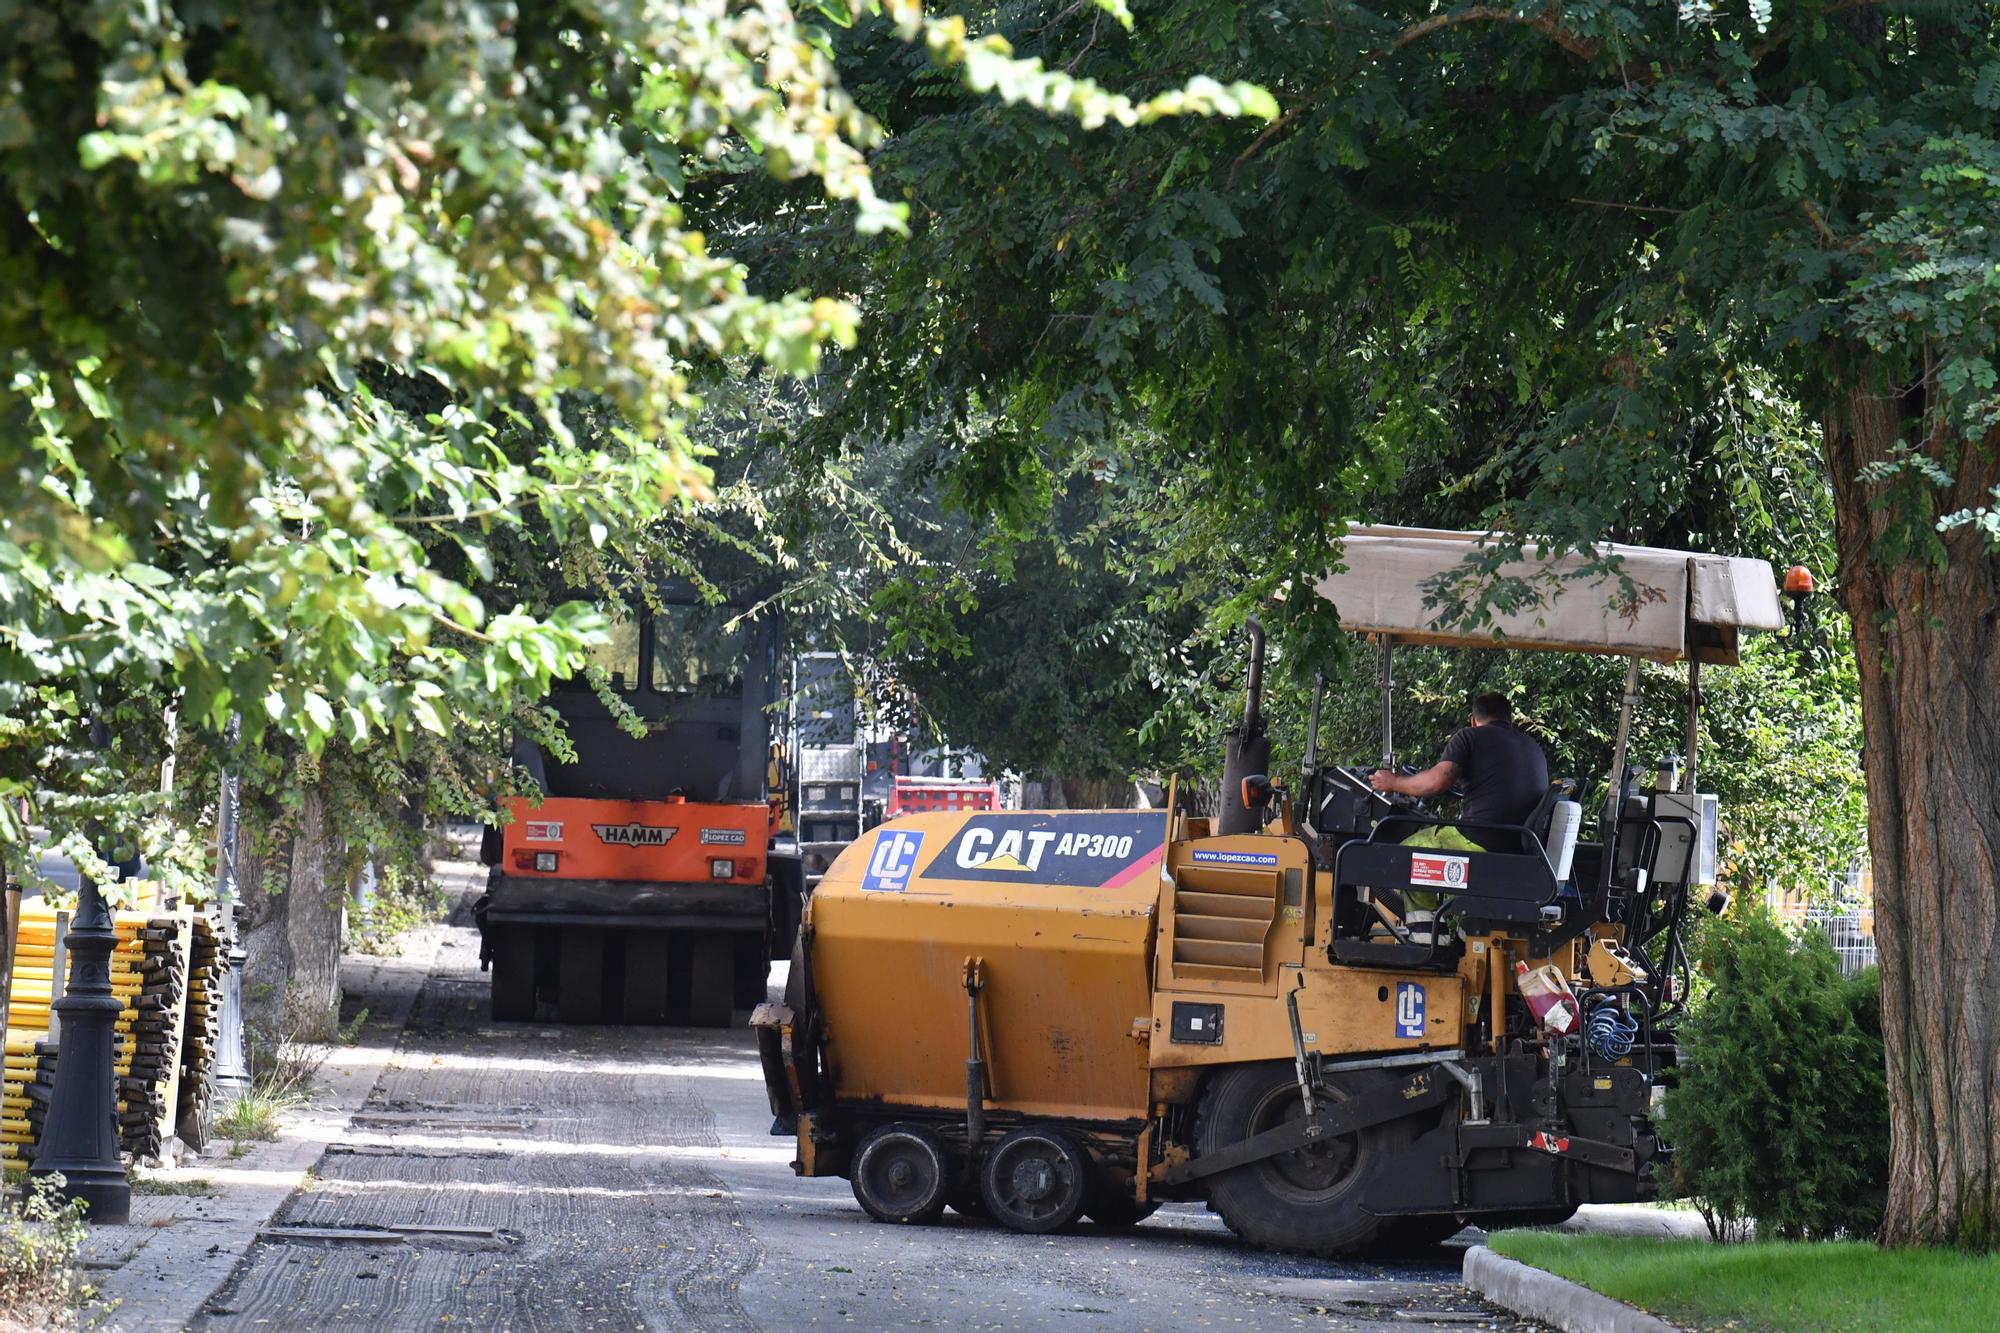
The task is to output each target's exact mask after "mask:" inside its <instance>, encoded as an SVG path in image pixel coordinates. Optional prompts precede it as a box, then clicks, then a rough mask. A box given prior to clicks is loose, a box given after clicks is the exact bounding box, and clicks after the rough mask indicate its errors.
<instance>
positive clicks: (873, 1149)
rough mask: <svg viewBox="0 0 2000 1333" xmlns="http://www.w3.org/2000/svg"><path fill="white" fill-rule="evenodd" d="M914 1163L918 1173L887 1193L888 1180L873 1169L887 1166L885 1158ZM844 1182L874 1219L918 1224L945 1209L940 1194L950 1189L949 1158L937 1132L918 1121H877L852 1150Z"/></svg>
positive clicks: (934, 1216)
mask: <svg viewBox="0 0 2000 1333" xmlns="http://www.w3.org/2000/svg"><path fill="white" fill-rule="evenodd" d="M890 1161H894V1162H895V1163H896V1164H900V1165H914V1166H915V1167H916V1169H917V1170H918V1171H919V1172H920V1173H923V1172H927V1173H928V1178H925V1176H924V1175H922V1174H920V1175H919V1176H918V1177H917V1179H916V1181H915V1182H914V1183H912V1184H909V1185H905V1186H901V1187H900V1189H899V1190H898V1192H896V1193H891V1192H889V1189H888V1188H887V1187H888V1186H889V1185H890V1183H891V1182H889V1181H885V1180H880V1179H877V1178H876V1176H875V1172H876V1171H877V1170H878V1169H879V1170H887V1169H889V1166H888V1165H887V1163H888V1162H890ZM851 1171H852V1174H851V1175H850V1177H849V1182H848V1183H849V1184H851V1185H853V1187H854V1197H855V1199H856V1200H858V1201H859V1202H860V1204H861V1206H862V1207H863V1208H865V1209H867V1210H868V1215H869V1216H870V1217H872V1218H874V1219H875V1220H876V1221H877V1222H891V1223H896V1224H899V1225H909V1224H911V1223H915V1224H917V1225H923V1224H925V1223H929V1222H935V1221H937V1218H938V1214H939V1213H942V1212H943V1211H944V1203H945V1195H946V1193H948V1192H949V1190H950V1188H951V1161H950V1159H949V1158H947V1157H946V1156H945V1155H944V1145H943V1144H941V1143H939V1142H938V1137H937V1135H935V1134H933V1133H931V1132H930V1131H929V1130H928V1129H925V1128H924V1127H923V1126H922V1125H909V1124H895V1125H881V1126H878V1127H877V1128H875V1129H873V1130H870V1131H869V1133H868V1136H867V1137H866V1138H864V1139H862V1140H861V1146H860V1147H858V1148H857V1149H855V1152H854V1164H853V1166H852V1168H851Z"/></svg>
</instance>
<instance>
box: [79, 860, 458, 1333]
mask: <svg viewBox="0 0 2000 1333" xmlns="http://www.w3.org/2000/svg"><path fill="white" fill-rule="evenodd" d="M485 874H486V872H485V868H484V867H482V866H480V865H477V864H475V863H472V862H464V861H447V862H440V863H439V865H438V869H437V878H438V881H439V883H440V884H441V885H443V887H444V889H445V892H446V894H447V895H448V896H449V898H450V900H451V902H452V904H453V909H454V911H455V912H458V911H463V910H464V907H465V904H467V903H469V902H470V900H471V897H472V896H474V895H476V894H477V893H478V892H479V891H480V889H481V888H482V887H483V886H484V884H485ZM447 929H448V928H447V927H446V926H444V925H442V924H440V925H436V926H427V927H424V928H422V929H420V930H414V931H411V932H409V933H408V934H407V935H405V936H403V937H402V938H401V939H400V940H399V941H398V947H397V950H396V952H395V953H393V954H388V955H381V956H376V955H369V954H349V955H346V956H344V957H343V958H342V959H341V984H342V987H343V989H344V991H345V993H346V996H347V998H348V1000H349V1001H350V1002H351V1003H353V1004H355V1005H359V1006H365V1007H366V1008H367V1010H368V1021H367V1022H366V1023H365V1024H363V1025H362V1028H361V1031H360V1033H359V1034H358V1035H357V1037H356V1040H355V1042H354V1044H353V1045H351V1046H336V1047H335V1048H334V1049H333V1051H332V1052H331V1054H329V1055H328V1057H327V1060H326V1063H325V1065H324V1066H323V1067H322V1068H321V1070H320V1078H319V1089H318V1092H317V1095H316V1096H315V1097H314V1099H313V1101H312V1102H311V1104H310V1105H308V1106H306V1107H304V1108H301V1109H300V1110H298V1111H295V1112H293V1113H292V1114H290V1115H288V1116H287V1117H286V1118H285V1124H284V1128H283V1129H282V1130H281V1131H280V1133H279V1136H278V1138H277V1139H276V1140H275V1141H274V1142H270V1143H259V1144H255V1145H252V1146H251V1147H250V1148H249V1150H248V1151H246V1152H245V1153H244V1154H243V1155H242V1156H240V1157H232V1156H230V1144H229V1143H228V1141H227V1140H220V1141H218V1142H216V1143H214V1144H212V1145H210V1148H209V1155H206V1156H203V1157H201V1158H199V1159H197V1160H193V1161H190V1162H189V1164H188V1165H186V1166H183V1167H180V1168H178V1169H172V1170H161V1171H148V1172H145V1173H144V1176H145V1178H146V1179H147V1180H150V1181H153V1182H157V1183H158V1184H159V1185H160V1186H163V1187H171V1186H173V1185H176V1184H188V1183H192V1182H206V1184H207V1186H208V1187H209V1188H210V1189H211V1190H212V1191H213V1192H212V1194H209V1195H207V1196H203V1195H184V1194H140V1193H136V1192H135V1194H134V1196H133V1199H132V1221H131V1223H130V1224H128V1225H125V1226H102V1227H93V1228H92V1229H91V1233H90V1238H89V1240H88V1241H87V1242H86V1244H85V1246H84V1254H83V1258H84V1264H85V1267H86V1269H88V1270H89V1280H90V1282H91V1283H92V1285H94V1286H95V1287H97V1289H98V1300H99V1304H98V1306H97V1309H98V1311H99V1312H100V1313H101V1315H102V1323H101V1325H100V1326H101V1327H103V1328H106V1329H110V1330H118V1331H119V1333H142V1330H143V1331H151V1330H160V1331H161V1333H166V1331H167V1330H179V1329H183V1328H186V1327H187V1326H188V1324H189V1323H191V1322H192V1321H193V1320H194V1318H195V1315H196V1314H197V1312H198V1311H199V1310H200V1309H201V1307H202V1305H203V1303H204V1302H206V1301H207V1300H208V1298H209V1297H210V1296H211V1295H212V1294H214V1292H215V1291H216V1290H217V1288H219V1287H221V1286H222V1284H223V1283H224V1282H226V1281H227V1280H228V1279H229V1275H230V1273H231V1272H232V1271H234V1269H235V1268H236V1265H237V1263H238V1261H239V1260H241V1259H242V1258H243V1255H244V1253H245V1252H246V1251H248V1250H249V1248H250V1246H251V1245H252V1244H253V1243H254V1242H255V1241H256V1239H257V1233H258V1232H259V1231H260V1230H261V1229H263V1228H264V1227H265V1226H266V1225H268V1224H269V1222H270V1220H271V1218H272V1217H273V1216H274V1215H275V1214H276V1213H277V1211H278V1209H279V1208H280V1207H281V1206H282V1205H283V1204H284V1202H285V1200H286V1199H287V1198H289V1197H291V1194H292V1192H293V1191H294V1190H296V1189H297V1188H298V1187H299V1185H300V1184H301V1183H302V1182H303V1181H304V1180H305V1178H306V1175H307V1173H308V1172H309V1171H310V1170H311V1169H312V1167H313V1165H314V1164H315V1163H316V1162H318V1161H319V1159H320V1156H321V1154H322V1153H324V1152H325V1150H326V1146H327V1144H329V1143H331V1142H332V1141H333V1140H334V1139H335V1138H337V1137H338V1136H339V1135H340V1134H341V1133H342V1132H343V1131H344V1130H345V1129H346V1127H347V1123H348V1120H349V1118H350V1117H351V1116H352V1115H353V1114H354V1112H356V1111H357V1110H359V1109H360V1108H361V1106H362V1104H363V1103H364V1102H366V1101H367V1099H368V1094H369V1092H370V1091H371V1090H372V1089H373V1088H374V1087H375V1083H376V1081H377V1079H379V1078H380V1077H381V1075H382V1072H383V1070H384V1069H385V1068H386V1067H387V1066H388V1064H389V1062H390V1060H391V1059H392V1058H393V1057H394V1056H395V1053H396V1049H397V1045H398V1043H399V1042H400V1041H401V1039H402V1035H403V1025H404V1023H405V1021H406V1020H407V1019H408V1018H409V1015H410V1009H411V1006H412V1005H413V1004H414V1003H415V1002H416V998H417V994H418V992H419V991H420V990H421V989H422V987H423V983H424V979H425V977H426V976H428V975H429V973H430V971H431V966H432V963H433V962H434V960H435V959H436V957H437V953H438V949H439V947H440V945H441V944H442V943H443V941H444V939H445V938H446V935H447Z"/></svg>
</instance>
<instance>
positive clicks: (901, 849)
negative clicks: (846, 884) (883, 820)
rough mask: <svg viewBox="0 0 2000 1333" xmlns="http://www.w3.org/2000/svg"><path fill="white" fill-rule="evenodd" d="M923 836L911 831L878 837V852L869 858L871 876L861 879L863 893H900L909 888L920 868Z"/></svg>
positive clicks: (879, 835)
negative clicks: (912, 878) (919, 861)
mask: <svg viewBox="0 0 2000 1333" xmlns="http://www.w3.org/2000/svg"><path fill="white" fill-rule="evenodd" d="M923 845H924V835H923V834H921V833H918V832H915V831H913V830H910V829H884V830H883V831H882V832H880V833H878V834H876V835H875V852H874V855H872V856H870V857H869V858H868V872H867V873H866V874H864V875H863V876H862V877H861V887H862V888H863V889H864V890H869V891H873V892H880V893H901V892H902V891H903V890H904V889H907V888H909V887H910V876H911V875H912V874H914V873H915V871H916V868H917V852H918V851H919V850H921V849H922V847H923Z"/></svg>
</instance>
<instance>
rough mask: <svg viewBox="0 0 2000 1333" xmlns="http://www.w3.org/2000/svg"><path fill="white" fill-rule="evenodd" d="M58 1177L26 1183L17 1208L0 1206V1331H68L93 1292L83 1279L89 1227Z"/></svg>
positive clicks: (78, 1201)
mask: <svg viewBox="0 0 2000 1333" xmlns="http://www.w3.org/2000/svg"><path fill="white" fill-rule="evenodd" d="M61 1180H62V1178H61V1177H60V1176H48V1177H44V1178H42V1179H39V1180H31V1181H29V1182H28V1185H27V1188H26V1193H25V1196H24V1197H23V1198H22V1200H21V1202H20V1204H19V1206H18V1207H16V1206H14V1205H11V1204H10V1205H4V1206H0V1329H17V1328H18V1329H28V1328H39V1329H72V1328H75V1327H76V1326H77V1324H78V1315H79V1312H80V1311H81V1310H82V1308H83V1305H84V1304H85V1302H87V1301H88V1300H89V1299H90V1298H91V1296H92V1295H93V1294H94V1293H93V1292H92V1291H91V1289H90V1288H89V1287H88V1286H87V1285H85V1283H84V1280H83V1267H82V1255H83V1242H84V1238H85V1237H86V1236H88V1235H89V1228H88V1227H87V1226H86V1225H85V1223H84V1220H83V1214H84V1205H83V1203H82V1201H81V1200H65V1199H64V1198H63V1197H62V1195H61V1194H59V1193H58V1192H57V1191H58V1190H59V1189H60V1188H61Z"/></svg>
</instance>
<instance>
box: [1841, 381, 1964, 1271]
mask: <svg viewBox="0 0 2000 1333" xmlns="http://www.w3.org/2000/svg"><path fill="white" fill-rule="evenodd" d="M1918 420H1921V415H1920V413H1919V414H1912V413H1910V412H1909V411H1908V405H1906V404H1905V403H1904V402H1902V401H1900V400H1898V399H1896V398H1891V397H1882V396H1875V395H1872V394H1869V393H1866V392H1860V391H1857V392H1854V393H1851V394H1850V395H1849V396H1848V398H1847V401H1846V402H1845V403H1844V404H1843V406H1842V409H1841V410H1839V411H1837V412H1835V413H1833V414H1831V416H1830V417H1829V419H1828V420H1827V422H1826V427H1825V432H1826V433H1825V439H1826V450H1827V459H1828V463H1829V465H1830V466H1831V469H1832V473H1833V482H1834V487H1835V496H1836V510H1837V517H1836V531H1837V535H1838V538H1839V544H1840V568H1839V575H1840V600H1841V602H1842V604H1843V605H1844V606H1845V608H1846V610H1847V613H1848V616H1849V617H1850V619H1851V620H1852V622H1853V630H1854V643H1855V650H1856V653H1855V655H1856V658H1857V659H1858V663H1859V668H1860V675H1861V700H1862V735H1863V758H1864V762H1865V765H1866V769H1867V775H1868V822H1869V832H1868V837H1869V854H1870V856H1871V858H1872V860H1873V865H1874V880H1875V932H1876V942H1877V944H1878V945H1879V947H1880V951H1881V959H1882V1026H1883V1038H1884V1044H1885V1046H1886V1047H1887V1056H1888V1078H1889V1117H1890V1155H1889V1198H1888V1211H1887V1216H1886V1218H1885V1220H1884V1225H1883V1231H1882V1240H1883V1242H1884V1243H1885V1244H1892V1245H1902V1244H1954V1245H1961V1246H1965V1247H1969V1248H1993V1247H1994V1246H1995V1245H1996V1244H2000V557H1996V556H1995V554H1994V553H1993V551H1992V550H1991V549H1990V547H1988V546H1987V544H1986V542H1985V540H1984V538H1983V536H1982V535H1980V534H1977V533H1972V532H1967V531H1964V530H1961V531H1959V532H1958V533H1956V534H1954V535H1953V536H1952V537H1951V538H1950V539H1949V540H1948V541H1947V543H1946V545H1947V548H1948V555H1949V559H1948V561H1947V562H1946V563H1945V564H1943V565H1942V566H1940V565H1938V564H1936V563H1934V562H1932V561H1931V560H1930V559H1929V558H1928V557H1927V556H1918V557H1914V558H1904V559H1899V560H1895V561H1893V562H1888V561H1885V560H1884V559H1883V558H1882V555H1883V550H1884V546H1885V541H1886V539H1887V537H1888V534H1889V530H1890V527H1891V525H1892V523H1893V522H1894V521H1895V520H1894V519H1893V517H1892V516H1891V515H1890V514H1889V513H1888V512H1887V511H1886V510H1885V509H1883V508H1881V507H1880V506H1879V505H1878V504H1877V499H1878V495H1877V488H1876V487H1872V486H1870V485H1868V484H1866V483H1864V482H1863V481H1861V480H1860V477H1861V472H1862V469H1863V468H1864V467H1866V466H1867V465H1868V464H1869V463H1871V462H1876V461H1879V460H1883V459H1886V458H1888V457H1889V456H1890V450H1891V448H1892V446H1893V445H1894V444H1895V442H1896V439H1897V437H1898V434H1899V432H1900V431H1906V430H1909V429H1912V428H1914V427H1915V422H1916V421H1918ZM1996 445H2000V441H1989V447H1987V448H1984V449H1976V448H1975V449H1967V450H1965V451H1964V453H1965V456H1964V457H1962V458H1960V459H1959V460H1958V464H1957V467H1956V468H1955V470H1954V475H1955V478H1956V479H1955V482H1954V484H1953V486H1952V487H1950V488H1949V489H1948V491H1947V493H1946V494H1945V495H1944V496H1942V497H1941V501H1940V502H1941V503H1942V505H1943V506H1944V510H1943V512H1952V511H1955V510H1959V509H1963V508H1968V507H1975V506H1978V505H1981V504H1990V503H1991V502H1992V499H1991V496H1992V488H1993V487H1994V486H1995V485H1996V484H2000V447H1993V446H1996Z"/></svg>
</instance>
